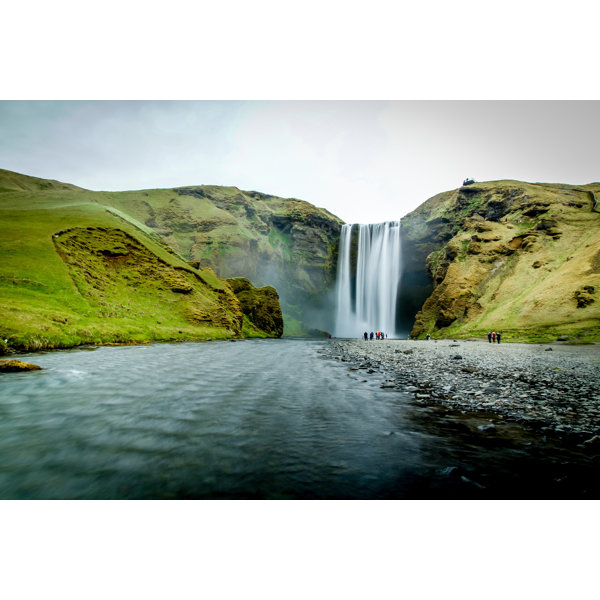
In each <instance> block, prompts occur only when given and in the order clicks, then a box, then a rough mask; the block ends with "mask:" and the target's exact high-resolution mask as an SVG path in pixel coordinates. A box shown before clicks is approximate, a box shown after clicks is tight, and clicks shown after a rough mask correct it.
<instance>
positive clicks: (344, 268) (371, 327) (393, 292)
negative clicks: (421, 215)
mask: <svg viewBox="0 0 600 600" xmlns="http://www.w3.org/2000/svg"><path fill="white" fill-rule="evenodd" d="M353 229H354V230H357V235H358V240H357V246H356V260H355V261H353V252H352V232H353ZM400 241H401V240H400V222H399V221H391V222H386V223H377V224H374V225H343V226H342V232H341V235H340V251H339V261H338V273H337V279H336V300H337V306H336V322H335V335H336V337H359V336H360V335H362V333H363V332H364V331H367V332H371V331H375V330H377V331H383V332H384V333H387V334H388V336H389V337H397V336H398V334H399V332H398V331H397V328H396V313H397V302H398V292H399V288H400V277H401V274H402V253H401V244H400Z"/></svg>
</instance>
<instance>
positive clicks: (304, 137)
mask: <svg viewBox="0 0 600 600" xmlns="http://www.w3.org/2000/svg"><path fill="white" fill-rule="evenodd" d="M599 138H600V102H598V101H565V102H560V101H386V102H375V101H316V102H308V101H297V102H294V101H280V102H277V101H273V102H262V101H250V102H243V101H223V102H221V101H197V102H196V101H174V102H160V101H155V102H145V101H140V102H138V101H117V102H112V101H99V102H92V101H30V102H21V101H2V102H0V168H5V169H9V170H12V171H17V172H20V173H25V174H27V175H34V176H37V177H43V178H49V179H58V180H60V181H65V182H68V183H73V184H76V185H79V186H81V187H84V188H88V189H92V190H132V189H144V188H163V187H174V186H186V185H195V184H216V185H231V186H237V187H239V188H240V189H243V190H258V191H261V192H265V193H269V194H274V195H277V196H283V197H295V198H301V199H303V200H307V201H309V202H311V203H313V204H316V205H317V206H322V207H324V208H327V209H328V210H329V211H331V212H332V213H334V214H336V215H338V216H339V217H341V218H342V219H343V220H344V221H346V222H361V223H374V222H380V221H385V220H393V219H399V218H401V217H402V216H404V215H405V214H407V213H408V212H410V211H411V210H413V209H415V208H416V207H417V206H419V204H421V203H422V202H424V201H425V200H426V199H427V198H429V197H431V196H433V195H435V194H437V193H439V192H443V191H446V190H450V189H454V188H456V187H458V186H459V185H460V184H461V182H462V180H463V179H464V178H465V177H473V178H475V179H477V180H478V181H488V180H496V179H520V180H525V181H533V182H535V181H544V182H563V183H572V184H584V183H590V182H592V181H599V180H600V156H599V152H598V150H597V140H598V139H599Z"/></svg>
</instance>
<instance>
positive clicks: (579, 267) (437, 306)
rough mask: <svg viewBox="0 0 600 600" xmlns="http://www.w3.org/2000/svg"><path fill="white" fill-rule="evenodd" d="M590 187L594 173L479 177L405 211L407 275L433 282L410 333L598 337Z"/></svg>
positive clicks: (594, 190)
mask: <svg viewBox="0 0 600 600" xmlns="http://www.w3.org/2000/svg"><path fill="white" fill-rule="evenodd" d="M596 194H600V184H599V183H593V184H588V185H582V186H572V185H561V184H530V183H524V182H518V181H494V182H484V183H475V184H473V185H470V186H466V187H462V188H459V189H457V190H453V191H450V192H445V193H443V194H438V195H437V196H434V197H433V198H431V199H429V200H428V201H427V202H425V203H424V204H423V205H422V206H420V207H419V208H418V209H417V210H415V211H414V212H412V213H410V214H409V215H407V216H406V217H405V218H404V219H403V220H402V227H403V240H404V258H405V270H406V274H407V278H409V279H410V278H413V279H414V280H415V281H418V282H420V283H421V288H420V293H421V294H422V297H424V296H425V295H426V294H427V293H428V290H427V285H426V284H425V274H426V276H427V278H428V280H429V285H430V286H431V287H430V290H431V291H430V293H429V294H428V295H427V298H426V300H425V302H424V303H423V305H422V308H421V310H420V311H419V312H418V313H417V314H416V317H415V323H414V327H413V330H412V335H413V336H414V337H423V336H424V335H426V334H427V333H430V334H432V335H433V336H434V337H435V336H439V337H450V336H453V337H469V336H482V335H485V334H486V333H487V331H488V330H501V331H503V333H504V334H505V339H506V336H508V339H510V337H511V336H512V337H513V339H517V338H518V339H532V340H535V339H556V337H557V336H571V337H579V338H580V339H597V338H598V337H599V336H600V302H598V300H599V299H600V296H599V295H598V294H599V292H600V213H599V212H597V208H596V209H594V207H595V205H596ZM423 267H425V268H423ZM417 295H418V294H417Z"/></svg>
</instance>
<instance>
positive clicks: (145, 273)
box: [0, 170, 279, 354]
mask: <svg viewBox="0 0 600 600" xmlns="http://www.w3.org/2000/svg"><path fill="white" fill-rule="evenodd" d="M103 199H104V195H103V194H100V193H94V192H89V191H86V190H82V189H80V188H77V187H75V186H71V185H67V184H62V183H60V182H54V181H47V180H43V179H36V178H32V177H26V176H23V175H18V174H16V173H11V172H8V171H1V170H0V258H1V259H0V338H1V339H2V342H1V344H0V354H3V353H7V352H9V351H11V350H14V349H16V350H38V349H42V348H60V347H69V346H74V345H79V344H85V343H126V342H140V341H151V340H166V339H206V338H227V337H240V336H242V335H246V336H253V335H257V336H267V335H268V336H271V335H274V334H273V332H272V331H264V330H262V329H260V325H259V324H257V323H252V324H251V327H250V326H248V325H247V323H246V319H244V313H243V311H242V306H241V303H240V301H239V300H238V298H237V297H236V295H235V294H234V292H233V290H232V289H231V286H230V285H229V284H228V283H227V282H226V281H224V280H222V279H220V278H218V277H217V276H216V275H215V274H214V273H213V272H212V271H211V270H210V269H206V268H200V269H195V268H193V267H192V266H190V265H189V264H188V263H187V262H186V261H184V260H182V259H181V258H180V257H179V256H178V255H177V254H176V253H175V252H174V251H173V249H172V248H170V247H168V246H167V245H166V244H165V243H164V242H163V240H162V239H161V238H160V236H158V235H157V234H155V233H154V232H153V231H152V230H151V229H149V228H148V227H146V226H144V225H143V224H141V223H139V222H137V221H136V220H135V219H134V218H131V217H130V216H129V215H126V214H125V213H123V212H120V211H116V210H115V209H114V207H111V206H110V205H106V204H103V203H102V200H103ZM269 306H270V308H272V309H273V310H274V311H277V310H278V309H279V306H278V303H277V299H276V297H272V298H270V305H269ZM4 340H7V341H4Z"/></svg>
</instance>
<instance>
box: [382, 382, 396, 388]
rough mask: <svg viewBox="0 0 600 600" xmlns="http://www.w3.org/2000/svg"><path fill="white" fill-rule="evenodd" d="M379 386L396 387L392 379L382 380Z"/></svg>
mask: <svg viewBox="0 0 600 600" xmlns="http://www.w3.org/2000/svg"><path fill="white" fill-rule="evenodd" d="M379 387H382V388H393V387H396V384H395V383H394V382H393V381H384V382H383V383H382V384H381V385H380V386H379Z"/></svg>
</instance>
